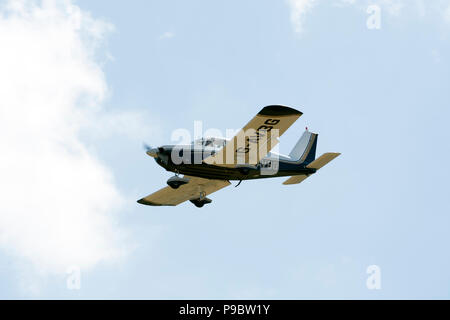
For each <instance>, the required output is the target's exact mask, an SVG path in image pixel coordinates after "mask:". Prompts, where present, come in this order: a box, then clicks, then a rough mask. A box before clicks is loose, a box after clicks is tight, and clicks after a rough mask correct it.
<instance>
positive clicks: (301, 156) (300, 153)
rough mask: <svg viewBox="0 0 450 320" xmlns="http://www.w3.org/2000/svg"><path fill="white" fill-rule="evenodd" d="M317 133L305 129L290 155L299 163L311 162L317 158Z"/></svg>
mask: <svg viewBox="0 0 450 320" xmlns="http://www.w3.org/2000/svg"><path fill="white" fill-rule="evenodd" d="M318 136H319V135H318V134H317V133H312V132H309V131H305V132H304V133H303V135H302V136H301V138H300V139H299V140H298V142H297V144H296V145H295V147H294V149H292V151H291V153H290V154H289V157H290V158H291V159H293V160H295V161H296V162H298V163H307V164H309V163H311V162H313V161H314V160H315V159H316V147H317V138H318Z"/></svg>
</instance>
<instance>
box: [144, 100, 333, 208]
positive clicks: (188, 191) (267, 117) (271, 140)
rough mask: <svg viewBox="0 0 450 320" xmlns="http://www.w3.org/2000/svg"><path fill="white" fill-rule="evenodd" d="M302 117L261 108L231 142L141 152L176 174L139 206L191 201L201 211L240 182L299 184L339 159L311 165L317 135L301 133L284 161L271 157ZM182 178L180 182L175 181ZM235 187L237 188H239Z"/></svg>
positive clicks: (289, 111)
mask: <svg viewBox="0 0 450 320" xmlns="http://www.w3.org/2000/svg"><path fill="white" fill-rule="evenodd" d="M301 115H302V113H301V112H300V111H297V110H295V109H293V108H290V107H286V106H281V105H271V106H267V107H265V108H263V109H262V110H261V111H260V112H259V113H258V114H257V115H256V116H255V117H254V118H253V119H252V120H251V121H250V122H249V123H248V124H247V125H246V126H245V127H244V128H242V129H241V130H240V131H239V132H238V133H237V134H236V135H235V136H234V137H233V138H232V139H229V140H227V139H224V138H217V137H205V138H201V139H197V140H195V141H194V142H192V143H191V144H190V145H186V146H180V145H164V146H161V147H157V148H151V147H148V146H147V147H146V149H147V150H146V152H147V154H148V155H149V156H151V157H153V158H154V159H155V161H156V163H158V164H159V165H160V166H162V167H163V168H165V169H166V170H167V171H171V172H174V173H175V176H173V177H171V178H170V179H169V180H168V181H167V184H168V185H169V186H168V187H165V188H163V189H161V190H159V191H157V192H155V193H153V194H151V195H149V196H147V197H145V198H143V199H141V200H139V201H138V203H140V204H143V205H149V206H176V205H179V204H180V203H183V202H185V201H188V200H189V201H191V202H192V203H193V204H194V205H195V206H197V207H199V208H201V207H203V206H204V205H205V204H208V203H211V202H212V200H211V199H209V198H207V196H208V195H210V194H211V193H213V192H216V191H218V190H220V189H222V188H225V187H227V186H229V185H230V184H231V183H230V180H236V181H239V184H240V183H241V182H242V181H243V180H249V179H262V178H273V177H284V176H289V177H290V178H289V179H287V180H286V181H285V182H284V183H283V184H285V185H291V184H298V183H300V182H302V181H303V180H305V179H306V178H308V177H309V176H310V175H312V174H314V173H316V172H317V170H319V169H320V168H322V167H323V166H325V165H326V164H327V163H329V162H330V161H332V160H333V159H335V158H336V157H338V156H339V155H340V153H325V154H323V155H322V156H320V157H319V158H318V159H316V147H317V137H318V134H316V133H312V132H309V131H308V129H306V131H305V132H304V133H303V135H302V136H301V138H300V139H299V140H298V142H297V144H296V145H295V146H294V148H293V149H292V151H291V152H290V154H289V155H288V156H286V155H281V154H278V153H275V152H271V150H272V149H273V147H274V146H275V145H276V144H277V143H278V137H280V136H281V135H282V134H283V133H284V132H285V131H286V130H287V129H288V128H289V127H290V126H291V125H292V124H293V123H294V122H295V121H296V120H297V119H298V118H299V117H300V116H301ZM180 174H183V175H184V176H183V177H180ZM239 184H238V185H239Z"/></svg>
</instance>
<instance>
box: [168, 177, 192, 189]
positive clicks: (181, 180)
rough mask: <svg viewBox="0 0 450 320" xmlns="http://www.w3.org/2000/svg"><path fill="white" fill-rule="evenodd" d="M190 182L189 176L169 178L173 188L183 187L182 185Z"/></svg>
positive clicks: (169, 183)
mask: <svg viewBox="0 0 450 320" xmlns="http://www.w3.org/2000/svg"><path fill="white" fill-rule="evenodd" d="M188 182H189V179H188V178H181V177H179V176H173V177H171V178H170V179H169V180H167V184H168V185H169V187H171V188H172V189H178V188H179V187H181V186H182V185H184V184H186V183H188Z"/></svg>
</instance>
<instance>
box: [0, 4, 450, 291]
mask: <svg viewBox="0 0 450 320" xmlns="http://www.w3.org/2000/svg"><path fill="white" fill-rule="evenodd" d="M19 2H20V3H22V4H23V7H22V8H21V9H20V8H19V9H17V8H16V9H14V8H13V9H11V8H10V9H5V8H7V7H5V6H8V5H10V4H11V2H8V1H3V6H2V9H1V10H2V11H1V12H2V15H1V17H2V18H1V19H0V32H6V31H8V30H9V32H10V33H11V32H17V35H20V36H22V35H23V34H25V33H26V32H27V31H26V30H28V29H26V28H25V27H24V29H23V30H25V31H23V30H22V29H21V24H25V22H26V21H28V20H29V21H31V23H35V24H36V25H38V26H39V27H41V26H42V25H45V27H42V28H43V29H39V30H41V31H40V32H41V34H44V33H45V32H48V35H50V36H46V37H45V38H44V37H43V38H42V39H46V40H45V41H48V42H42V41H44V40H42V41H41V40H39V39H40V38H39V39H38V40H36V44H35V46H31V44H30V42H29V41H24V42H23V43H21V42H20V43H19V42H14V41H12V40H11V41H12V42H9V43H7V44H8V45H9V46H14V45H17V48H18V50H17V52H24V53H23V57H29V56H30V52H37V53H36V54H33V55H32V56H34V57H37V58H36V59H40V58H39V57H40V56H41V55H40V54H39V52H41V50H42V52H44V53H45V52H47V51H46V50H48V51H50V50H54V51H55V52H57V53H58V55H57V56H58V57H59V56H60V55H61V52H68V51H70V52H77V54H76V55H75V54H72V53H71V54H70V55H69V58H67V61H70V63H71V64H70V65H71V66H75V67H73V68H67V69H66V68H61V67H60V65H57V64H56V63H59V62H56V60H57V61H59V60H58V59H56V60H55V61H53V59H49V61H47V60H46V61H47V62H45V63H44V62H42V65H44V66H45V68H47V69H48V70H50V71H48V72H45V70H47V69H43V71H42V76H43V77H44V78H46V77H47V75H48V74H55V75H56V76H55V79H56V80H57V81H56V82H54V83H53V82H50V81H49V82H48V84H47V82H44V84H42V86H47V85H48V86H50V85H51V87H49V88H51V90H50V89H49V92H51V94H49V95H46V96H44V97H42V101H41V102H42V105H43V106H44V105H46V104H45V103H44V102H47V101H50V102H53V101H54V100H55V99H56V98H55V96H56V97H57V98H58V99H61V100H57V101H61V103H62V104H61V103H56V104H55V108H51V109H41V110H43V111H42V112H40V111H39V108H34V107H32V106H33V104H31V105H30V107H29V109H25V111H26V112H30V113H31V114H33V113H32V112H34V111H35V110H37V112H38V113H37V115H36V117H33V120H32V121H31V120H30V121H31V122H30V124H29V127H30V128H31V126H34V125H35V122H36V121H37V120H36V119H38V120H39V119H41V117H42V119H53V118H55V119H61V121H59V122H58V123H62V124H63V125H61V126H54V124H53V123H52V122H50V120H45V121H44V120H42V122H41V121H39V125H36V127H33V128H38V129H39V130H36V132H40V133H41V132H42V131H43V129H47V128H49V130H50V129H51V130H53V131H51V132H58V133H60V135H58V136H59V137H61V139H60V140H61V141H59V140H58V142H54V141H53V140H54V136H55V134H53V133H49V134H48V135H41V134H40V135H38V136H36V138H32V139H31V140H32V145H29V144H30V143H31V142H29V141H28V140H27V139H26V137H25V138H23V137H22V136H21V135H20V134H19V133H20V132H19V131H17V132H19V133H17V134H11V136H13V137H14V139H15V138H16V137H19V136H20V139H19V138H17V141H19V142H18V143H17V144H15V145H17V146H19V147H20V149H23V148H22V147H24V148H25V146H29V147H31V148H33V147H35V146H36V145H38V146H41V147H40V148H42V146H46V145H47V142H49V141H52V144H51V146H52V147H49V150H51V151H49V153H48V156H49V157H50V158H49V159H53V158H54V159H59V158H55V157H56V154H55V153H53V151H54V150H60V149H58V148H56V147H53V146H54V145H58V146H63V147H62V148H63V149H64V150H65V148H66V147H67V148H70V149H71V150H72V149H75V150H78V151H77V153H76V157H75V158H76V159H79V158H80V156H79V155H80V154H82V155H83V159H88V160H86V162H85V161H82V163H83V165H81V164H80V163H81V162H80V161H72V160H71V161H67V163H66V162H64V165H61V171H60V174H58V175H55V179H56V180H55V181H56V182H55V184H54V185H50V186H49V185H47V184H46V183H47V182H45V183H44V182H43V181H42V180H46V179H45V178H42V177H41V176H40V175H36V176H35V175H34V174H35V172H36V170H37V169H36V167H39V168H41V167H40V164H41V163H45V161H44V160H46V159H47V158H43V157H41V156H40V150H41V149H37V150H35V151H36V153H33V152H28V153H27V154H28V156H29V157H28V158H27V160H26V161H24V162H23V166H26V170H29V171H26V172H32V173H33V177H34V178H33V179H34V180H33V185H32V186H31V187H30V188H27V187H24V185H26V184H27V181H29V179H30V178H27V177H25V176H24V177H22V176H20V175H21V172H22V171H21V170H19V169H20V168H14V169H13V167H12V163H14V160H16V159H17V157H19V156H18V155H20V153H12V152H11V153H10V154H8V159H10V162H7V163H6V162H5V163H1V164H2V165H4V164H5V165H4V166H0V168H2V170H3V173H5V174H6V172H12V173H15V174H12V177H11V181H16V180H15V178H14V177H15V176H17V175H19V177H20V180H19V182H20V184H19V183H17V187H14V188H12V187H7V186H6V183H5V185H4V188H3V189H2V190H6V191H5V192H6V193H7V195H8V197H10V196H11V197H14V196H15V194H16V193H17V191H18V190H20V192H24V193H25V192H26V194H29V193H30V192H31V193H32V194H33V195H34V194H35V192H36V194H38V191H37V190H39V189H41V188H43V189H46V188H50V189H46V190H48V194H49V195H46V196H45V197H44V198H43V199H48V200H45V201H38V200H36V201H37V202H30V203H27V201H28V199H27V200H24V202H25V203H22V201H16V202H15V204H14V205H12V204H11V205H2V206H0V212H1V215H2V216H3V217H2V219H1V220H0V231H1V234H2V237H1V238H0V244H1V251H0V265H1V266H2V267H1V268H0V283H1V287H0V288H1V289H0V297H1V298H63V299H65V298H68V299H78V298H87V299H90V298H138V299H141V298H151V299H156V298H158V299H161V298H163V299H166V298H167V299H172V298H204V299H214V298H219V299H222V298H238V299H239V298H256V299H257V298H264V299H265V298H268V299H281V298H282V299H302V298H306V299H309V298H319V299H323V298H325V299H329V298H339V299H341V298H344V299H346V298H356V299H392V298H401V299H403V298H406V299H409V298H447V299H448V298H450V296H449V292H450V291H449V287H450V276H449V274H448V270H449V269H450V257H449V254H448V248H447V247H448V243H450V234H449V226H450V217H449V212H450V210H449V209H450V207H449V202H448V195H447V184H448V181H449V178H450V172H449V170H448V166H447V164H446V159H447V158H448V157H449V156H450V152H449V149H448V147H447V146H448V138H449V132H448V126H447V122H448V121H447V118H448V117H449V116H450V112H449V102H450V91H449V90H448V88H449V85H450V73H449V72H450V68H449V60H448V57H449V56H450V46H449V44H450V42H449V37H450V9H449V8H450V2H449V1H436V2H428V1H427V2H423V1H401V0H398V1H395V0H392V1H371V2H366V1H343V0H341V1H338V0H336V1H320V0H317V1H306V0H298V1H290V2H287V1H245V2H243V1H226V2H221V3H219V2H211V1H189V2H186V1H143V0H142V1H141V0H140V1H138V0H133V1H129V2H127V3H124V2H117V1H116V2H111V1H103V0H96V1H87V0H79V1H76V2H68V1H66V2H56V4H55V3H54V2H53V1H49V2H47V3H46V2H44V3H43V4H41V3H40V2H33V1H19ZM369 4H376V5H378V6H379V8H380V10H381V11H380V13H381V28H380V29H373V30H370V29H368V28H367V27H366V20H367V18H368V17H369V14H367V12H366V9H367V6H368V5H369ZM33 6H37V7H38V8H42V11H40V12H41V13H47V14H49V16H50V17H51V18H50V19H47V20H45V23H43V22H42V21H44V20H40V19H41V17H40V16H39V15H38V14H36V13H34V14H31V15H26V14H24V13H23V12H28V13H29V12H31V11H32V9H30V8H32V7H33ZM295 8H297V9H295ZM69 9H70V10H69ZM8 10H10V11H8ZM11 10H12V12H14V10H16V11H15V13H11ZM20 10H22V11H20ZM29 10H31V11H29ZM58 10H59V11H58ZM77 10H79V11H77ZM295 10H299V11H297V13H298V14H297V15H295V12H296V11H295ZM8 12H9V13H8ZM20 12H22V13H20ZM55 12H56V13H55ZM77 12H78V15H76V13H77ZM30 16H31V18H30ZM80 16H81V17H82V18H81V19H79V17H80ZM14 17H16V18H17V17H18V18H17V21H16V23H12V20H13V19H14ZM74 17H75V18H74ZM67 19H68V20H71V19H74V20H73V21H76V22H75V23H73V24H71V23H70V24H66V23H65V20H67ZM71 21H72V20H71ZM47 24H48V25H47ZM298 25H300V26H301V28H300V29H298V28H297V29H296V26H298ZM60 26H64V28H58V27H60ZM74 26H75V27H74ZM66 27H67V28H66ZM8 28H9V29H8ZM52 28H56V29H61V30H63V31H64V30H66V29H67V30H68V31H67V32H68V33H67V34H68V35H70V37H69V36H66V35H65V34H64V33H62V32H63V31H61V34H60V35H59V36H58V35H57V34H56V33H54V32H53V31H52ZM5 30H6V31H5ZM20 30H22V31H20ZM80 30H81V31H80ZM19 31H20V32H19ZM64 32H65V31H64ZM55 34H56V35H55ZM46 35H47V33H46ZM53 36H54V38H53ZM59 37H60V38H59ZM72 37H73V38H74V39H75V40H73V42H68V44H66V42H65V41H63V40H62V39H72ZM23 39H28V38H26V37H25V38H23ZM30 39H31V38H30ZM0 41H1V40H0ZM39 41H41V42H39ZM68 41H69V40H68ZM70 41H72V40H70ZM19 44H21V45H22V47H19ZM29 45H30V47H29ZM19 49H20V50H19ZM78 52H79V53H78ZM44 53H43V54H42V56H45V57H46V55H45V54H44ZM11 57H13V58H11ZM11 57H9V59H13V60H14V59H17V60H18V61H19V60H20V59H21V57H22V56H20V55H19V56H17V54H14V55H12V56H11ZM15 57H17V58H15ZM0 58H4V59H3V60H4V63H6V62H7V63H8V65H10V64H11V62H10V61H7V60H5V59H6V58H5V57H2V56H1V55H0ZM30 59H31V58H30ZM5 61H6V62H5ZM64 61H66V60H64ZM73 61H75V62H76V63H75V62H74V63H72V62H73ZM38 62H39V63H41V60H39V61H38ZM5 65H6V64H5ZM13 65H16V64H13ZM21 65H22V63H21V61H19V63H17V66H18V67H17V68H20V66H21ZM55 66H56V67H55ZM64 66H66V64H65V65H64ZM80 66H81V67H80ZM53 68H54V69H53ZM62 69H63V70H68V71H67V72H66V71H64V72H63V73H61V74H60V73H57V72H62V71H54V70H62ZM85 69H86V71H85V72H84V71H83V72H84V73H81V71H80V72H78V73H77V70H85ZM13 71H14V69H11V71H10V72H13ZM23 72H25V74H24V75H25V76H28V75H29V77H27V78H30V79H35V78H32V77H33V76H34V74H31V73H29V74H28V73H27V72H30V71H29V69H27V70H25V71H23ZM40 72H41V71H40ZM40 74H41V73H40ZM72 74H73V75H74V76H70V77H69V75H72ZM77 76H79V77H80V78H79V79H80V80H79V81H78V80H77V81H73V80H72V79H75V77H77ZM48 77H50V76H48ZM64 77H67V78H66V79H65V78H64ZM37 79H40V77H39V78H37ZM64 79H65V80H64ZM1 80H2V79H0V82H1ZM30 81H31V80H30ZM33 81H34V82H30V83H31V84H29V83H28V82H27V86H25V87H24V85H23V83H22V77H20V78H18V80H17V81H16V82H12V83H14V84H17V88H20V89H21V91H18V92H21V99H22V98H23V97H27V95H30V97H31V98H30V99H34V101H36V99H35V98H36V97H39V98H41V94H40V93H33V95H32V93H31V92H33V89H32V88H33V87H34V85H35V84H36V83H37V82H40V81H39V80H36V81H35V80H33ZM4 83H7V80H5V81H4ZM63 83H64V84H66V83H69V84H70V86H69V85H66V87H67V88H66V87H65V86H64V85H63ZM39 85H41V84H39ZM45 88H47V87H45ZM41 91H42V90H40V91H39V92H41ZM5 92H6V90H5ZM59 92H63V93H64V94H61V96H59V95H58V94H57V93H59ZM17 97H18V95H16V96H11V97H10V99H9V100H4V101H0V102H1V104H0V105H1V107H2V113H3V114H4V115H6V116H5V118H4V119H7V121H8V123H12V125H20V124H21V123H22V122H21V121H23V120H20V119H19V117H15V116H14V114H13V112H12V111H10V109H11V108H12V106H14V105H15V104H14V103H16V100H17V99H18V98H17ZM0 99H1V98H0ZM17 101H18V100H17ZM39 101H40V100H39ZM64 101H69V102H67V106H68V107H67V108H65V109H64V110H66V109H67V110H69V111H70V112H69V111H68V112H66V113H61V111H60V108H59V106H61V105H64V106H65V105H66V104H64ZM270 104H283V105H288V106H291V107H294V108H296V109H298V110H300V111H302V112H303V113H304V114H303V116H302V117H301V118H300V119H299V120H298V121H297V123H295V124H294V125H293V126H292V127H291V128H290V129H289V130H288V131H287V133H286V134H285V135H284V136H283V137H282V138H281V143H280V151H281V152H284V153H288V152H289V151H290V149H291V148H292V147H293V145H294V144H295V142H296V141H297V139H298V138H299V136H300V135H301V134H302V132H303V130H304V127H305V126H308V127H309V128H310V130H311V131H313V132H318V133H319V142H318V153H319V154H321V153H324V152H341V153H342V155H341V156H340V157H339V158H337V159H336V160H335V161H333V162H332V163H331V164H329V165H328V166H326V167H325V168H323V169H322V170H321V171H320V173H318V174H317V175H314V176H312V177H311V178H309V179H307V180H306V181H304V182H303V183H302V184H300V185H294V186H283V185H282V181H283V180H284V179H282V178H281V179H279V178H278V179H267V180H264V181H249V182H245V181H244V182H243V183H242V184H241V185H240V186H239V188H237V189H235V188H233V187H230V188H226V189H224V190H222V191H220V192H218V193H215V194H213V195H212V196H211V198H212V199H213V203H212V204H211V205H208V206H206V207H204V208H203V209H201V210H199V209H198V208H196V207H194V206H193V205H192V204H191V203H185V204H182V205H180V206H178V207H175V208H171V207H169V208H165V207H161V208H159V207H155V208H153V207H144V206H140V205H138V204H137V203H136V202H135V201H136V200H137V199H140V198H141V197H143V196H145V195H147V194H150V193H152V192H153V191H156V190H158V189H159V188H161V187H164V186H165V181H166V180H167V178H169V177H170V176H171V173H169V172H165V171H164V169H162V168H160V167H159V166H157V164H156V163H155V162H154V161H153V160H152V159H151V158H149V157H148V156H146V154H145V152H144V151H143V149H142V143H143V142H144V141H145V142H147V143H148V144H151V145H161V144H167V143H170V142H171V141H170V137H171V133H172V132H173V130H175V129H178V128H186V129H189V130H193V125H194V121H195V120H201V121H203V125H204V127H205V128H218V129H220V130H222V131H225V129H227V128H235V129H237V128H240V127H241V126H243V125H244V124H245V123H247V121H248V120H250V119H251V118H252V117H253V116H254V115H255V114H256V113H257V112H258V111H259V110H260V109H261V108H262V107H264V106H266V105H270ZM17 105H19V104H17ZM20 105H22V104H20ZM43 108H44V107H43ZM8 117H10V118H8ZM59 117H60V118H59ZM79 119H81V120H79ZM14 121H16V122H14ZM27 124H28V122H27V123H26V124H25V126H26V125H27ZM72 126H74V127H75V128H76V129H74V131H73V132H72V131H71V133H70V134H67V133H66V131H67V130H69V129H68V128H72ZM13 130H15V129H13ZM30 130H31V129H30ZM44 131H45V130H44ZM2 132H3V131H2ZM14 132H15V131H14ZM31 132H35V131H31ZM49 132H50V131H49ZM3 133H6V134H9V132H6V131H5V132H3ZM2 135H3V134H2ZM74 140H75V141H76V142H73V141H74ZM2 143H4V145H3V146H2V149H3V150H9V148H8V147H9V146H10V145H9V144H8V143H9V142H7V141H6V140H5V141H3V140H2ZM20 143H23V144H24V145H21V144H20ZM72 143H73V144H72ZM77 148H80V149H77ZM27 150H30V149H27ZM58 152H59V153H58V156H59V154H60V153H61V152H60V151H58ZM71 152H72V151H71ZM33 155H36V158H35V157H33ZM41 158H42V159H41ZM64 159H66V158H64ZM41 161H42V162H41ZM64 161H66V160H64ZM8 163H9V166H8ZM59 163H61V161H59V160H58V161H55V165H57V164H59ZM85 163H90V165H86V164H85ZM44 166H45V165H44ZM44 169H45V167H44ZM53 169H54V166H53V167H50V168H48V170H50V171H52V170H53ZM14 170H17V171H14ZM40 171H45V170H39V172H40ZM58 172H59V171H58ZM66 172H67V175H68V176H67V177H65V175H66ZM28 177H29V175H28ZM61 177H62V178H61ZM88 177H92V178H91V179H90V178H88ZM58 179H63V180H61V181H67V180H69V181H73V183H72V184H69V186H67V188H68V189H67V190H71V191H70V192H72V193H71V194H73V196H72V197H70V198H68V199H67V201H64V202H62V201H59V202H56V203H55V204H53V200H52V199H54V198H58V195H59V193H62V192H63V191H62V189H64V188H61V187H59V186H60V183H58V181H59V180H58ZM7 181H9V180H7ZM86 181H87V182H86ZM9 186H10V185H9ZM72 187H73V188H74V189H73V190H72V189H70V188H72ZM75 187H76V188H75ZM52 188H53V189H52ZM11 190H12V191H11ZM64 190H65V189H64ZM13 191H14V194H13ZM8 192H9V193H8ZM19 194H20V195H21V198H19V199H23V197H24V194H23V193H19ZM50 195H52V196H50ZM47 196H48V197H47ZM64 196H65V195H64V194H61V197H64ZM36 197H37V196H36ZM5 198H7V197H5ZM25 198H27V197H25ZM38 198H40V197H38ZM64 199H65V198H64ZM116 201H117V202H116ZM50 203H51V204H50ZM83 204H86V206H83ZM88 204H89V205H88ZM34 211H36V212H34ZM14 215H20V217H22V218H21V219H20V221H19V219H18V221H13V222H11V220H13V218H11V217H14ZM79 215H81V216H82V218H79V219H78V217H79ZM36 216H37V217H38V218H39V219H37V220H36V221H35V223H34V224H33V225H32V226H25V224H26V223H27V221H28V219H29V218H30V219H31V218H32V217H36ZM61 217H62V218H61ZM68 217H69V218H68ZM91 217H93V218H92V219H91ZM41 218H42V219H41ZM46 219H47V220H46ZM54 219H63V221H75V222H74V223H62V224H61V222H60V224H53V222H54ZM64 219H66V220H64ZM93 221H94V222H93ZM41 224H46V225H48V226H49V229H45V228H43V227H42V228H41V227H40V225H41ZM12 228H13V229H14V230H17V232H14V233H13V232H12V231H8V230H11V229H12ZM30 230H32V231H31V232H30ZM33 230H35V231H36V230H37V231H36V232H34V231H33ZM46 230H47V231H46ZM48 230H51V232H54V231H55V230H57V232H56V233H55V234H56V235H55V236H54V237H52V238H51V239H47V238H46V234H48ZM86 230H87V231H86ZM25 237H26V238H25ZM43 239H46V240H45V241H43ZM81 240H83V241H84V242H83V241H81ZM80 241H81V242H82V245H81V244H80ZM50 243H51V244H50ZM65 244H67V246H66V245H65ZM47 247H51V248H52V249H51V250H47ZM105 252H106V253H107V254H106V253H105ZM69 265H79V266H80V268H81V289H80V290H68V289H67V287H66V280H67V274H66V272H65V270H66V268H67V267H68V266H69ZM370 265H378V266H379V267H380V269H381V283H382V288H381V290H368V289H367V287H366V279H367V277H368V274H366V269H367V267H368V266H370Z"/></svg>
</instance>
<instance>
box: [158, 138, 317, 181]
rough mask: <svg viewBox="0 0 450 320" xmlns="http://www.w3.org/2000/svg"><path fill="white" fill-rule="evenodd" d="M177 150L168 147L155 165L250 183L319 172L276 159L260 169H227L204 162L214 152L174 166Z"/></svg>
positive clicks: (196, 152)
mask: <svg viewBox="0 0 450 320" xmlns="http://www.w3.org/2000/svg"><path fill="white" fill-rule="evenodd" d="M173 148H174V146H164V150H165V152H164V153H165V156H161V157H156V158H155V161H156V162H157V163H158V164H159V165H160V166H162V167H163V168H165V169H166V170H167V171H171V172H175V173H180V174H184V175H188V176H194V177H200V178H206V179H218V180H250V179H264V178H274V177H285V176H295V175H304V174H306V175H310V174H313V173H315V172H316V170H315V169H311V168H307V167H306V165H302V164H299V163H296V162H295V161H289V160H287V159H283V158H280V157H278V158H277V157H273V156H272V157H271V156H269V157H265V158H263V159H262V160H261V161H260V162H259V163H258V164H257V165H248V164H247V165H239V164H237V165H235V166H227V167H226V166H219V165H210V164H206V163H204V162H203V161H202V160H203V159H205V158H207V157H208V156H209V155H210V154H211V152H210V151H209V152H205V151H204V150H192V151H188V152H189V153H188V154H185V155H184V159H185V161H182V162H181V163H174V161H173V159H172V157H171V154H172V149H173ZM184 152H186V151H184ZM177 162H179V161H177Z"/></svg>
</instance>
